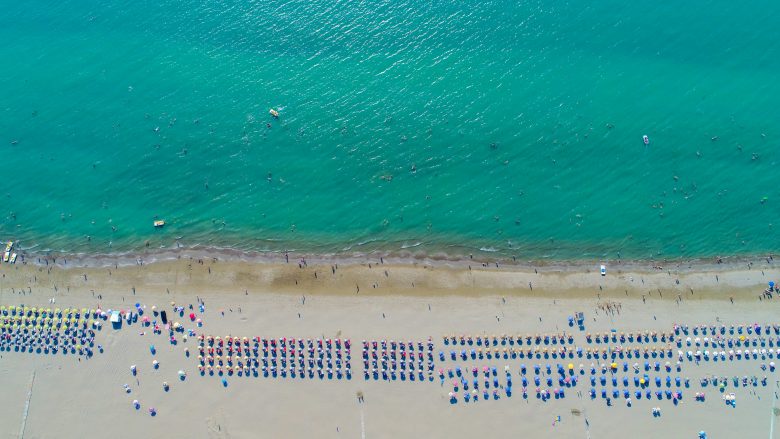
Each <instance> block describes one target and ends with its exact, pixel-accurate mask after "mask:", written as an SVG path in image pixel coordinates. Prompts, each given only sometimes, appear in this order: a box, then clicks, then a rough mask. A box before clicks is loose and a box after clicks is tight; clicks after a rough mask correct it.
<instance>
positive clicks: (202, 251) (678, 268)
mask: <svg viewBox="0 0 780 439" xmlns="http://www.w3.org/2000/svg"><path fill="white" fill-rule="evenodd" d="M181 258H190V259H214V258H216V259H217V260H219V261H223V262H247V263H257V264H278V263H287V259H289V263H295V262H296V261H300V260H302V259H305V261H306V262H307V263H313V264H334V263H335V264H344V265H362V264H369V263H379V262H380V261H384V262H387V263H390V264H394V265H412V266H416V265H424V266H432V267H449V268H465V267H467V266H468V265H475V264H489V265H490V266H495V264H496V263H498V264H499V265H500V266H509V267H512V268H513V269H516V270H534V269H537V270H544V271H547V272H571V271H581V270H588V269H593V270H598V269H599V265H600V264H605V265H607V269H608V271H609V270H610V269H612V270H621V271H625V270H631V271H648V272H655V271H665V270H673V271H675V272H690V271H708V272H709V271H729V270H734V269H737V268H746V267H747V268H750V266H751V265H756V266H757V267H764V268H772V267H773V262H774V261H773V253H769V254H743V255H733V256H725V257H720V256H715V257H694V258H684V257H677V258H672V257H670V258H651V259H634V258H626V259H617V258H598V259H596V258H572V259H565V258H564V259H544V258H516V257H507V256H505V255H496V256H495V257H491V256H490V254H489V253H487V254H486V253H485V252H482V253H481V254H476V255H460V254H447V253H444V252H435V253H427V252H422V251H419V252H412V251H395V252H383V251H370V252H334V253H317V252H301V251H289V252H285V251H247V250H241V249H234V248H225V247H211V246H197V245H196V246H187V247H185V246H180V247H178V248H155V249H148V250H146V251H142V252H137V251H128V252H116V253H83V252H74V253H69V252H56V251H25V250H23V249H20V250H19V261H17V263H22V261H23V262H24V263H28V264H32V265H41V266H43V265H48V263H52V264H54V265H57V266H63V267H65V266H68V267H73V266H76V267H83V268H98V267H108V266H112V265H113V266H132V265H139V263H143V264H150V263H156V262H165V261H174V260H178V259H181ZM38 259H40V260H41V262H40V263H39V262H38ZM659 267H660V269H659Z"/></svg>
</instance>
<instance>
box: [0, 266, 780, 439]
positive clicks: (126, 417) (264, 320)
mask: <svg viewBox="0 0 780 439" xmlns="http://www.w3.org/2000/svg"><path fill="white" fill-rule="evenodd" d="M65 259H66V257H59V258H57V260H56V262H55V260H54V259H53V258H50V259H49V260H45V259H41V260H40V262H38V259H37V257H34V256H28V257H27V259H26V262H25V263H24V264H22V263H17V264H16V265H8V264H3V265H0V273H2V280H1V282H2V283H1V284H0V305H3V306H6V307H8V306H19V305H22V304H23V305H26V306H37V307H41V308H43V307H48V308H54V307H55V306H56V307H58V308H66V307H71V308H84V307H86V308H102V309H104V310H106V309H126V310H131V309H135V308H134V305H135V304H136V303H139V304H142V306H144V307H146V314H145V315H147V316H151V315H152V314H151V312H150V310H151V307H152V306H157V307H158V309H160V310H163V309H167V310H168V312H169V314H171V315H172V314H173V312H172V311H173V310H172V306H171V303H172V302H173V303H175V304H176V305H181V306H185V307H187V308H186V309H185V311H184V313H185V315H184V317H183V318H179V317H176V320H179V321H181V322H182V324H184V326H185V327H186V328H187V330H192V331H194V334H205V335H215V336H222V337H225V336H228V335H230V336H231V337H232V336H238V337H245V336H246V337H250V338H252V337H262V338H268V339H271V338H277V339H278V338H280V337H287V338H291V337H295V338H312V339H318V338H322V339H328V338H330V339H335V338H339V339H350V340H351V341H352V343H353V352H352V358H351V366H352V371H353V375H352V377H351V379H346V378H342V379H336V378H332V379H328V378H327V377H326V378H324V379H319V378H317V377H316V376H315V377H314V378H313V379H310V378H308V377H306V378H301V377H296V378H292V377H289V376H288V377H276V378H273V377H268V378H266V377H263V376H262V375H260V376H259V377H253V376H237V375H231V376H226V377H225V378H226V380H227V385H224V384H223V382H222V381H221V378H220V377H219V376H217V375H214V376H210V375H209V374H208V373H204V374H203V375H201V374H200V373H199V372H198V369H197V366H198V361H197V359H196V358H195V357H196V356H197V354H196V353H195V352H196V349H197V346H198V341H197V340H196V338H195V337H194V336H191V337H189V338H188V340H187V341H184V340H183V339H182V337H181V335H180V334H179V335H177V336H176V337H177V344H176V345H173V344H171V343H169V342H168V341H169V340H168V336H167V334H168V333H167V331H165V330H163V331H162V332H163V333H162V334H161V335H157V334H154V333H153V332H152V330H151V329H150V328H149V327H144V326H142V325H141V324H140V323H135V324H127V323H125V324H124V325H123V326H122V328H121V329H112V328H111V327H110V325H104V326H103V328H102V329H101V330H98V331H96V335H95V343H96V344H100V345H101V346H102V347H103V348H104V352H103V353H95V354H94V355H93V356H92V357H83V356H78V355H63V354H38V353H29V352H14V351H9V350H4V351H2V352H0V388H2V391H3V395H4V398H3V409H2V410H0V436H2V437H20V436H23V437H28V438H34V437H37V438H46V437H94V436H97V435H103V434H111V435H112V436H115V437H137V436H139V435H143V436H147V437H160V436H162V435H171V436H174V437H194V438H201V437H202V438H210V437H273V438H276V437H330V438H394V437H457V438H460V437H474V436H475V435H485V434H489V435H490V436H491V437H532V438H536V437H538V438H547V437H560V438H572V437H582V438H618V437H626V435H627V434H628V435H630V436H632V437H670V438H671V437H674V438H676V437H680V438H687V437H697V433H698V432H699V431H700V430H705V431H707V433H708V435H709V437H735V436H736V435H741V436H742V437H745V438H753V437H755V438H765V437H770V438H771V437H780V435H778V434H777V433H774V436H772V434H773V433H772V432H770V429H773V428H774V427H773V423H774V421H773V418H774V413H773V407H774V402H775V399H776V396H775V392H776V391H778V388H777V384H776V381H777V379H778V378H777V373H776V372H774V371H770V370H768V369H767V370H762V369H761V368H760V365H761V364H762V363H769V362H770V361H771V359H770V358H765V359H763V360H762V359H761V358H760V357H759V358H757V359H752V358H751V359H749V360H748V359H742V360H733V361H732V360H726V361H717V362H713V361H711V360H710V361H701V362H700V363H698V364H696V363H695V362H692V361H688V360H687V359H686V360H684V361H683V362H682V366H681V370H680V371H675V370H672V372H670V373H666V372H663V371H661V372H655V371H651V372H650V376H663V377H665V376H680V377H687V378H689V379H690V383H691V384H690V387H689V388H684V389H682V392H683V398H682V399H681V400H680V401H678V403H677V404H673V402H672V401H671V400H669V399H666V398H663V399H662V400H656V399H655V398H653V399H652V400H650V401H648V400H647V399H646V398H641V399H635V400H633V401H632V404H631V406H630V407H628V406H627V404H626V402H625V400H624V398H623V397H622V396H621V397H619V398H614V399H611V406H608V405H607V404H606V402H605V400H604V399H602V398H601V397H600V396H597V397H595V398H591V397H590V396H589V395H588V394H587V392H588V390H589V389H590V388H591V384H590V383H589V382H588V379H589V377H590V374H589V372H587V371H585V372H584V373H583V374H582V376H581V377H580V381H579V382H578V383H577V384H576V385H575V386H572V387H570V388H567V389H566V394H565V397H561V398H550V399H549V400H547V401H543V400H541V399H540V398H538V397H537V395H536V394H535V392H534V390H533V389H532V388H533V387H535V386H534V385H533V383H530V386H529V389H528V393H527V397H524V396H523V395H522V391H521V390H520V389H521V385H520V379H521V378H520V377H521V374H520V372H519V370H520V366H521V364H525V365H526V366H527V367H528V368H529V369H531V368H532V367H533V366H532V365H534V364H539V365H541V367H542V369H544V365H546V364H551V365H552V367H553V374H554V372H555V367H556V364H564V365H565V364H566V363H574V364H575V365H579V364H581V363H582V364H584V365H585V368H586V369H589V368H590V364H591V363H594V364H595V367H596V368H600V367H601V366H602V365H604V364H610V363H611V362H612V361H613V360H607V359H601V358H599V359H586V358H585V357H576V356H575V357H574V358H573V359H571V358H565V359H561V358H547V359H545V358H544V357H542V358H540V359H537V358H530V359H529V358H523V359H521V358H511V357H510V358H506V359H505V358H501V357H500V358H495V357H493V358H490V359H488V358H482V359H479V358H476V359H472V358H468V359H466V360H462V359H460V358H459V359H458V360H457V361H452V360H451V359H450V355H449V352H450V351H451V350H453V349H455V350H458V351H460V350H461V346H457V347H453V346H450V345H445V344H444V342H443V336H445V335H451V334H457V335H460V334H471V335H472V336H475V337H476V336H490V335H498V336H499V337H500V335H501V334H510V335H521V336H525V335H526V334H535V333H542V334H558V333H562V332H564V331H565V332H566V333H567V334H571V336H572V338H573V343H572V344H571V345H569V346H570V347H571V348H572V349H573V348H574V347H581V348H582V349H585V348H589V347H595V346H596V345H594V344H592V343H590V344H589V343H588V342H587V341H586V334H588V333H602V332H608V331H611V330H615V331H616V333H618V332H631V331H633V332H637V331H646V330H649V331H658V332H666V333H669V332H671V331H672V330H673V328H674V325H675V324H682V325H689V326H691V327H692V326H694V325H700V324H706V325H716V326H718V327H719V326H720V325H726V327H728V326H729V325H739V324H752V323H760V324H762V325H763V324H780V318H778V317H777V316H778V313H777V310H776V309H775V307H776V306H778V305H777V302H778V299H777V298H776V296H775V298H774V299H769V298H766V297H765V296H762V292H763V291H764V289H765V288H766V285H767V282H768V281H770V280H774V279H777V278H778V270H777V269H776V268H775V266H774V262H773V261H772V260H769V259H763V258H755V260H753V261H748V260H745V261H727V262H726V263H723V264H717V263H714V262H701V261H700V262H694V263H665V264H661V263H658V262H650V263H638V262H631V263H628V262H627V263H617V262H613V263H609V264H608V266H607V275H606V276H604V277H602V276H600V275H599V273H598V263H597V262H596V263H586V262H582V263H578V264H567V265H565V266H563V265H562V266H555V265H554V264H538V266H534V264H533V263H522V264H520V263H516V264H512V263H511V262H506V263H505V262H499V263H498V264H496V261H490V262H488V261H474V260H468V259H467V260H458V261H451V260H433V259H424V258H420V259H401V258H394V257H388V258H387V259H385V258H384V257H383V258H381V259H380V258H379V257H376V258H374V257H363V258H342V259H336V258H332V257H320V258H316V257H314V258H309V257H307V258H305V260H304V259H302V257H300V256H292V255H290V256H289V261H287V260H285V259H284V256H283V255H272V256H269V257H267V258H266V259H265V260H256V258H245V257H240V256H233V257H229V256H226V255H219V256H218V257H217V258H216V259H214V258H213V257H212V256H210V255H208V254H205V253H203V252H199V251H182V252H179V253H178V254H171V255H166V257H158V258H153V257H149V256H147V257H145V258H144V260H145V262H143V263H140V262H139V261H138V259H139V258H133V259H130V260H128V258H125V259H121V258H116V259H114V260H112V259H111V258H100V259H87V258H79V257H75V256H74V257H71V258H69V259H68V260H67V262H66V261H65ZM748 264H750V265H748ZM659 265H660V266H662V267H663V268H660V269H659V268H657V267H658V266H659ZM199 301H203V302H204V304H205V310H204V311H203V312H200V311H199V310H197V304H198V303H199ZM52 302H54V303H52ZM190 304H193V305H195V308H194V309H195V312H196V313H197V314H198V317H199V318H202V321H203V325H202V326H201V327H198V326H196V325H195V324H194V323H193V322H190V321H189V319H188V318H187V315H188V314H189V313H190V312H191V311H190V310H189V308H188V306H189V305H190ZM607 308H609V309H611V310H612V312H608V311H607ZM576 312H583V313H584V327H585V328H584V329H583V330H580V329H578V328H577V327H576V326H573V327H572V326H569V324H568V317H570V316H573V315H575V313H576ZM726 336H728V335H726ZM429 337H431V339H432V341H433V353H434V357H435V371H434V372H433V373H432V374H431V377H430V379H429V378H428V372H427V371H426V377H425V379H424V380H422V381H420V380H414V381H411V380H400V379H399V380H395V381H391V380H388V381H386V380H383V379H381V378H380V379H378V380H375V379H373V378H370V379H365V378H364V374H363V360H362V358H361V353H360V350H361V341H362V340H367V341H371V340H376V341H380V340H382V339H385V340H404V341H413V342H414V343H415V344H416V343H417V342H426V340H427V339H428V338H429ZM680 337H685V336H684V335H681V336H680ZM691 337H693V335H691ZM735 337H736V336H735ZM753 337H756V335H755V334H754V335H753ZM766 337H768V338H771V337H772V335H770V334H766ZM774 338H775V339H776V338H777V336H774ZM152 344H153V345H155V346H156V348H157V349H156V354H155V355H152V354H151V353H150V349H149V346H150V345H152ZM616 344H623V345H625V346H626V347H628V346H629V345H631V346H633V345H636V343H634V344H632V343H628V342H626V343H616ZM645 345H648V346H658V347H659V348H661V347H663V346H667V345H668V343H662V342H657V343H645ZM507 346H508V345H501V344H499V345H498V347H499V348H504V347H507ZM512 347H515V346H512ZM602 347H603V346H599V348H602ZM765 347H766V348H767V349H768V348H769V346H765ZM185 348H187V349H188V350H189V351H190V354H191V355H190V356H189V357H187V356H186V355H185V353H184V349H185ZM471 348H473V346H471V347H464V348H463V349H471ZM692 349H693V350H696V348H695V347H694V348H691V347H685V345H684V344H683V347H680V348H678V347H677V346H674V347H671V351H672V352H674V358H673V359H672V360H669V359H668V358H661V359H652V358H651V359H650V360H645V359H642V360H633V359H622V360H616V361H618V362H619V363H623V362H628V363H634V362H635V361H637V362H639V363H640V364H642V363H644V362H645V361H650V362H655V361H660V362H661V363H663V362H665V361H672V363H674V361H675V360H676V359H677V351H678V350H682V351H686V350H692ZM700 349H702V350H704V349H703V348H700ZM773 349H774V348H773ZM727 350H728V349H727ZM440 351H441V352H442V353H443V354H444V356H445V357H446V359H445V360H444V361H441V360H440V357H439V352H440ZM155 359H156V360H157V361H159V369H154V368H153V367H152V361H153V360H155ZM779 361H780V360H779ZM131 365H137V368H138V373H137V375H136V376H133V375H132V374H131V372H130V369H129V368H130V366H131ZM484 366H488V367H496V368H497V369H498V370H499V373H498V377H499V378H501V382H502V386H501V387H500V389H501V390H502V392H500V398H498V399H494V398H493V397H491V398H490V399H487V400H485V399H481V398H480V400H479V402H473V401H471V402H465V401H464V398H463V395H464V394H465V393H466V392H465V390H462V389H461V390H460V391H459V393H458V392H456V393H457V394H456V395H455V396H456V398H455V399H454V401H452V400H451V399H450V397H449V393H450V392H452V391H453V385H452V384H451V381H452V379H451V378H446V379H444V380H441V379H440V377H439V373H438V371H439V369H442V370H447V369H453V368H455V367H461V368H463V370H464V371H468V370H470V369H471V368H472V367H477V368H479V369H480V370H481V368H482V367H484ZM505 366H509V370H510V373H511V375H512V380H513V381H514V387H513V392H512V394H511V396H508V395H506V394H505V392H503V390H505V387H506V382H505V379H504V367H505ZM179 370H183V371H186V373H187V376H186V379H185V380H183V381H182V380H179V379H178V377H177V371H179ZM645 373H647V372H644V371H643V372H641V373H640V375H642V374H645ZM531 375H532V372H531V371H530V370H529V372H528V377H529V379H530V378H531ZM598 375H601V373H600V372H599V373H598ZM617 375H618V376H620V377H622V376H631V375H633V374H632V372H631V371H630V370H629V372H627V373H625V374H624V373H622V372H621V373H619V374H617ZM765 375H766V376H767V377H768V378H767V384H766V385H762V384H760V383H759V384H757V385H755V386H752V385H749V386H748V387H747V388H746V387H742V386H739V387H737V388H734V387H733V386H729V388H728V389H727V390H726V392H725V393H726V394H728V393H734V394H735V395H736V397H737V404H736V405H735V407H730V406H727V405H726V404H725V403H724V401H723V400H722V398H721V393H720V392H718V390H717V389H716V388H714V387H713V386H708V387H707V388H701V386H700V379H701V378H703V377H712V376H719V377H733V376H738V377H742V376H750V377H752V376H757V377H758V378H759V379H760V378H761V377H763V376H765ZM164 381H165V382H168V383H169V386H170V387H169V390H168V391H165V390H164V389H163V387H162V383H163V382H164ZM125 384H127V385H128V386H129V388H130V389H131V392H130V393H129V394H128V393H126V392H125V390H124V389H123V385H125ZM541 387H547V386H544V384H542V386H541ZM595 387H596V389H597V390H599V392H600V389H601V386H599V385H596V386H595ZM624 387H625V386H623V385H619V386H618V388H619V389H620V390H621V392H622V391H623V389H624ZM607 388H608V389H609V390H610V393H611V390H612V386H607ZM628 388H629V389H630V390H631V392H632V397H633V392H634V390H635V389H634V386H633V385H629V386H628ZM494 389H495V390H498V389H496V388H494V387H491V392H492V390H494ZM652 390H653V391H655V390H656V389H655V387H654V386H653V387H652ZM698 392H706V395H707V396H706V399H705V400H704V401H703V402H698V401H695V398H694V395H695V393H698ZM358 395H362V396H363V400H362V401H359V400H358ZM133 400H138V401H139V402H140V405H141V407H140V409H139V410H136V409H134V408H133V407H132V404H131V402H132V401H133ZM149 407H155V409H156V411H157V415H156V416H154V417H152V416H150V415H149V413H148V412H147V410H148V408H149ZM653 407H660V408H661V416H658V417H655V416H653V415H652V414H651V410H652V408H653Z"/></svg>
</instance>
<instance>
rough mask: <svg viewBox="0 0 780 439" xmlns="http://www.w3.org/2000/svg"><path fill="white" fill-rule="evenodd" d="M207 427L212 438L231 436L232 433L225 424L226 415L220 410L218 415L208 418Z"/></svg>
mask: <svg viewBox="0 0 780 439" xmlns="http://www.w3.org/2000/svg"><path fill="white" fill-rule="evenodd" d="M206 427H207V428H208V433H209V437H210V438H229V437H230V434H229V433H228V431H227V427H226V426H225V416H224V415H223V414H222V411H221V410H220V411H219V412H218V413H217V415H216V416H214V417H213V418H212V417H208V418H206Z"/></svg>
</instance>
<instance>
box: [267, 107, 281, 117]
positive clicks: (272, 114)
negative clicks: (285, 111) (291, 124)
mask: <svg viewBox="0 0 780 439" xmlns="http://www.w3.org/2000/svg"><path fill="white" fill-rule="evenodd" d="M268 113H270V114H271V116H273V117H275V118H277V119H278V118H279V112H278V111H276V110H274V109H273V108H271V109H270V110H268Z"/></svg>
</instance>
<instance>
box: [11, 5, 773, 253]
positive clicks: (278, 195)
mask: <svg viewBox="0 0 780 439" xmlns="http://www.w3.org/2000/svg"><path fill="white" fill-rule="evenodd" d="M759 3H760V4H759V5H756V7H751V8H746V7H744V6H742V5H739V4H734V3H722V4H720V3H719V4H717V5H715V6H713V5H712V4H710V3H706V4H705V3H704V2H700V1H695V2H692V3H687V4H685V5H682V6H680V5H675V6H665V5H656V4H650V3H642V2H640V3H633V4H630V5H627V4H623V3H620V2H614V1H608V0H599V1H596V2H591V3H590V4H588V5H587V6H581V5H552V4H547V3H546V2H530V3H529V2H526V3H522V4H508V3H506V2H499V1H492V2H490V1H488V2H479V3H476V2H472V3H459V4H457V5H451V4H446V5H445V4H439V5H430V4H427V3H421V2H413V1H406V2H393V3H360V4H353V3H349V2H345V3H332V2H314V3H311V2H301V1H288V2H284V3H281V4H265V3H255V2H250V3H232V2H228V3H223V4H219V5H217V4H208V5H191V4H183V3H180V2H170V1H162V2H145V1H141V2H136V3H133V4H132V5H127V4H122V3H118V2H107V3H106V2H99V3H98V2H72V1H64V2H44V1H41V2H34V3H32V4H10V5H7V7H6V9H5V11H4V13H3V14H2V17H0V38H2V40H3V41H4V42H6V44H3V45H2V46H0V55H2V56H3V58H4V59H7V60H9V62H6V63H4V65H3V67H2V68H1V69H0V95H2V96H3V105H2V106H0V116H2V117H0V135H1V136H2V138H0V148H1V149H2V156H1V157H2V158H3V162H4V169H5V170H6V179H5V183H6V185H5V190H4V191H3V192H4V197H3V202H2V209H0V212H2V215H0V237H2V238H4V239H16V240H20V241H21V243H22V246H23V248H26V249H32V250H37V251H43V250H49V249H50V250H55V251H65V252H87V253H110V252H125V251H136V250H141V249H144V248H146V247H145V244H146V243H147V242H148V244H149V247H151V248H159V247H167V248H171V247H174V246H175V245H176V242H177V238H179V239H178V242H180V243H181V244H182V245H185V246H190V245H204V246H216V247H231V248H236V249H242V250H270V251H283V250H298V251H306V252H318V253H341V252H343V253H352V252H369V251H373V250H378V251H384V252H398V251H402V250H406V251H410V252H414V251H419V252H427V253H436V252H443V253H454V254H468V253H481V254H495V255H499V256H507V255H518V256H520V257H524V258H536V259H577V258H590V257H602V256H608V257H617V256H618V254H619V255H620V256H622V257H631V258H651V257H659V256H660V257H698V256H711V255H731V254H757V253H763V252H767V251H772V250H775V249H776V248H777V247H778V243H780V237H779V236H778V233H777V230H776V229H777V225H776V224H774V223H775V222H776V218H777V217H778V215H780V207H778V206H779V204H778V203H779V202H780V191H779V190H778V187H779V186H778V185H777V184H776V172H775V170H776V168H777V166H776V165H777V161H778V151H780V148H778V147H777V146H778V144H777V140H776V139H777V138H778V136H779V135H780V132H779V131H778V128H777V124H776V120H775V118H774V117H773V114H774V113H775V111H776V108H777V104H778V103H780V86H779V85H778V83H777V81H776V80H775V78H774V77H775V72H777V71H780V61H779V60H780V56H778V55H780V53H779V51H780V49H778V46H777V45H776V44H775V41H776V40H777V37H780V32H778V30H777V29H776V27H775V26H774V23H777V22H778V21H780V6H779V5H778V4H776V3H772V2H759ZM756 10H760V11H761V13H756ZM271 107H273V108H277V109H278V110H279V111H280V118H279V119H278V120H275V119H273V118H271V117H270V116H269V115H268V109H269V108H271ZM266 124H270V128H268V127H267V125H266ZM644 134H647V135H648V136H649V138H650V144H649V145H647V146H645V145H644V144H643V143H642V135H644ZM12 142H14V143H13V144H12ZM155 217H159V218H164V219H165V220H166V221H167V222H168V225H167V226H166V227H165V228H164V229H161V230H156V229H154V228H153V227H152V221H153V219H154V218H155ZM87 237H89V238H87Z"/></svg>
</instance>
